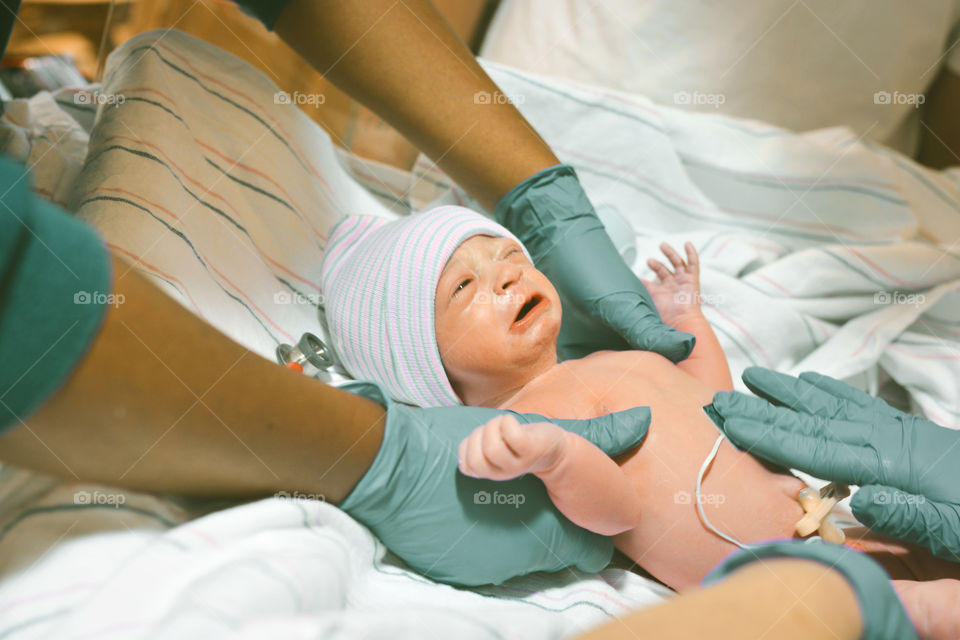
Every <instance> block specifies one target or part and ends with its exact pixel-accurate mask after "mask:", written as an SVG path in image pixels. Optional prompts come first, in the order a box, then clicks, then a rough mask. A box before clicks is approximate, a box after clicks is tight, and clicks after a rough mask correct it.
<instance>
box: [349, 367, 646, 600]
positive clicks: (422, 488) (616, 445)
mask: <svg viewBox="0 0 960 640" xmlns="http://www.w3.org/2000/svg"><path fill="white" fill-rule="evenodd" d="M342 388H343V389H346V390H347V391H350V392H352V393H356V394H358V395H362V396H364V397H366V398H369V399H371V400H373V401H375V402H378V403H380V404H382V405H383V406H384V407H386V409H387V420H386V427H385V429H384V434H383V443H382V444H381V445H380V451H379V452H378V453H377V456H376V458H375V459H374V461H373V464H372V465H371V466H370V469H369V470H368V471H367V473H366V474H365V475H364V476H363V478H362V479H361V480H360V482H359V483H357V486H356V487H355V488H354V489H353V491H351V492H350V495H348V496H347V498H346V499H345V500H344V501H343V502H342V503H341V504H340V505H339V506H340V508H341V509H343V510H344V511H346V512H347V513H349V514H350V515H351V516H353V517H354V518H356V519H357V520H359V521H360V522H362V523H364V524H365V525H367V526H368V527H370V529H371V530H372V531H373V532H374V533H375V534H376V535H377V536H378V537H379V538H380V539H381V540H382V541H383V543H384V544H385V545H386V546H387V548H389V549H390V550H391V551H393V552H394V553H395V554H397V555H398V556H400V558H402V559H403V560H404V561H405V562H406V563H407V564H408V565H410V566H411V567H412V568H413V569H415V570H417V571H419V572H420V573H422V574H424V575H426V576H429V577H430V578H433V579H434V580H438V581H441V582H448V583H453V584H459V585H480V584H499V583H501V582H504V581H505V580H509V579H510V578H513V577H514V576H518V575H522V574H525V573H530V572H532V571H558V570H560V569H563V568H564V567H567V566H576V567H578V568H580V569H582V570H583V571H587V572H596V571H599V570H601V569H602V568H603V567H605V566H606V565H607V563H609V562H610V558H611V557H612V555H613V542H612V541H611V540H610V538H607V537H604V536H600V535H597V534H595V533H592V532H590V531H587V530H586V529H582V528H580V527H578V526H577V525H575V524H573V523H572V522H570V521H569V520H567V519H566V518H565V517H564V516H563V514H561V513H560V512H559V511H558V510H557V508H556V507H554V506H553V503H552V502H551V501H550V497H549V496H548V495H547V491H546V487H544V485H543V483H542V482H541V481H540V480H539V479H538V478H536V477H535V476H533V475H529V474H528V475H525V476H521V477H520V478H516V479H514V480H508V481H506V482H496V481H493V480H481V479H477V478H470V477H468V476H465V475H463V474H462V473H460V472H459V469H458V460H457V450H458V447H459V445H460V441H461V440H463V439H464V438H465V437H467V436H468V435H470V434H471V433H472V432H473V430H474V429H475V428H476V427H479V426H480V425H482V424H485V423H486V422H487V421H488V420H490V419H491V418H493V417H494V416H496V415H498V414H502V413H507V412H505V411H499V410H496V409H487V408H484V407H464V406H456V407H439V408H432V409H420V408H415V407H410V406H408V405H404V404H400V403H397V402H394V401H392V400H390V399H389V398H388V396H387V394H386V393H385V392H384V391H383V390H382V389H380V387H379V386H377V385H375V384H373V383H368V382H358V383H351V384H349V385H345V386H344V387H342ZM509 413H512V414H513V415H514V416H515V417H516V418H517V420H518V421H519V422H521V423H524V424H529V423H532V422H552V423H554V424H556V425H558V426H560V427H562V428H564V429H566V430H568V431H572V432H573V433H576V434H579V435H581V436H583V437H584V438H586V439H587V440H589V441H591V442H593V443H594V444H595V445H597V446H598V447H600V448H601V449H603V451H605V452H606V453H607V454H609V455H615V454H617V453H621V452H623V451H627V450H629V449H632V448H633V447H635V446H637V445H638V444H639V443H640V441H641V440H643V437H644V435H645V434H646V432H647V429H648V428H649V426H650V409H648V408H647V407H638V408H636V409H631V410H629V411H623V412H620V413H616V414H611V415H609V416H603V417H600V418H596V419H593V420H549V419H547V418H544V417H543V416H537V415H525V414H518V413H515V412H512V411H511V412H509Z"/></svg>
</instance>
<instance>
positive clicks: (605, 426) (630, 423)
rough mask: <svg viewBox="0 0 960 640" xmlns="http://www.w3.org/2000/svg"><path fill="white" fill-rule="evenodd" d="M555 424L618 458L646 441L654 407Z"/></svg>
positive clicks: (555, 422)
mask: <svg viewBox="0 0 960 640" xmlns="http://www.w3.org/2000/svg"><path fill="white" fill-rule="evenodd" d="M539 419H540V420H543V419H544V418H542V417H541V418H539ZM552 422H553V423H554V424H556V425H557V426H558V427H560V428H561V429H563V430H564V431H569V432H570V433H575V434H577V435H578V436H581V437H582V438H584V439H586V440H589V441H590V442H592V443H593V444H595V445H596V446H597V447H599V448H600V449H601V450H602V451H603V452H604V453H606V454H607V455H608V456H615V455H617V454H619V453H623V452H624V451H629V450H630V449H633V448H634V447H636V446H637V445H639V444H640V443H641V442H642V441H643V439H644V437H646V435H647V430H648V429H649V428H650V407H634V408H632V409H626V410H624V411H618V412H617V413H609V414H607V415H604V416H599V417H597V418H590V419H588V420H553V421H552Z"/></svg>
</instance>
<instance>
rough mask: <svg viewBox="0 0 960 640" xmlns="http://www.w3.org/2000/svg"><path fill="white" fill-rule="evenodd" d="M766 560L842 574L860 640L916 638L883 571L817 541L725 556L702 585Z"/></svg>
mask: <svg viewBox="0 0 960 640" xmlns="http://www.w3.org/2000/svg"><path fill="white" fill-rule="evenodd" d="M766 558H801V559H806V560H814V561H816V562H820V563H822V564H825V565H827V566H828V567H830V568H831V569H833V570H834V571H837V572H839V573H841V574H842V575H843V577H844V578H846V579H847V582H849V583H850V586H851V587H853V591H854V593H855V594H856V596H857V602H858V603H859V605H860V616H861V620H862V621H863V633H862V635H861V636H860V637H861V638H863V640H886V639H887V638H889V639H890V640H908V639H909V638H916V637H917V633H916V631H915V630H914V627H913V623H911V622H910V617H909V616H908V615H907V612H906V610H905V609H904V607H903V604H902V603H901V602H900V598H899V597H898V596H897V593H896V592H895V591H894V590H893V585H891V583H890V576H888V575H887V573H886V571H884V570H883V568H882V567H881V566H880V565H879V564H878V563H877V562H876V561H875V560H874V559H873V558H871V557H870V556H868V555H866V554H863V553H860V552H859V551H854V550H853V549H848V548H846V547H844V546H842V545H838V544H832V543H829V542H823V541H821V540H820V539H819V538H812V539H810V540H805V541H802V542H801V541H799V540H789V541H783V542H772V543H767V544H761V545H752V546H750V547H749V548H747V549H743V550H741V551H737V552H736V553H733V554H731V555H730V556H728V557H727V558H726V559H725V560H724V561H723V562H721V563H720V564H719V565H717V567H716V568H715V569H714V570H713V571H711V572H710V573H708V574H707V577H706V578H704V579H703V584H704V585H707V584H712V583H715V582H719V581H720V580H723V579H724V578H726V577H727V576H728V575H730V574H731V573H733V572H734V571H736V570H737V569H739V568H741V567H742V566H744V565H745V564H749V563H750V562H753V561H755V560H762V559H766ZM798 597H800V596H799V595H798Z"/></svg>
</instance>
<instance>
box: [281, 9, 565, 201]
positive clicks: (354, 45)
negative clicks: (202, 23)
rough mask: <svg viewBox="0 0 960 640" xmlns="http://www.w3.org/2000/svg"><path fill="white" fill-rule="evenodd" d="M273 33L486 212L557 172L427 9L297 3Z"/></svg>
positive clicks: (549, 155) (552, 159) (539, 142)
mask: <svg viewBox="0 0 960 640" xmlns="http://www.w3.org/2000/svg"><path fill="white" fill-rule="evenodd" d="M274 30H275V31H276V33H277V34H278V35H279V36H280V37H281V38H283V40H284V41H285V42H286V43H287V44H289V45H290V46H291V47H293V49H294V50H295V51H296V52H297V53H299V54H300V55H301V56H302V57H303V58H304V59H305V60H307V61H308V62H309V63H310V64H311V65H312V66H313V67H314V68H315V69H317V71H319V72H320V73H322V74H324V75H325V76H326V77H327V78H329V79H330V81H331V82H333V83H334V84H336V85H337V86H338V87H339V88H340V89H342V90H344V91H345V92H347V93H348V94H350V96H351V97H353V98H354V99H356V100H358V101H360V102H362V103H363V104H364V105H366V106H367V107H369V108H370V109H372V110H373V111H374V112H375V113H376V114H377V115H378V116H380V117H381V118H383V119H384V120H385V121H386V122H387V123H388V124H390V125H391V126H392V127H394V128H395V129H397V130H398V131H399V132H400V133H402V134H403V135H404V136H406V137H407V139H409V140H410V141H411V142H413V144H414V145H416V146H417V147H418V148H419V149H420V150H421V151H423V152H424V153H426V154H427V155H428V156H429V157H430V158H431V159H433V160H434V161H435V162H437V164H438V165H439V166H440V168H441V169H443V170H444V171H445V172H446V173H447V174H449V175H450V176H451V177H452V178H453V179H454V180H455V181H456V182H457V184H459V185H460V186H461V187H463V188H464V189H465V190H466V191H467V192H468V193H469V194H470V195H472V196H473V197H474V198H476V199H477V200H478V201H479V202H480V203H481V204H482V205H483V206H484V207H486V208H487V209H490V210H492V209H493V207H494V205H496V203H497V202H498V201H499V200H500V199H501V198H502V197H503V196H504V195H505V194H506V193H507V192H508V191H509V190H510V189H512V188H513V187H514V186H516V185H517V183H519V182H521V181H522V180H524V179H526V178H528V177H529V176H531V175H533V174H534V173H536V172H537V171H540V170H541V169H545V168H546V167H550V166H552V165H555V164H557V163H558V162H559V161H558V160H557V157H556V156H555V155H554V154H553V152H552V151H551V150H550V147H548V146H547V144H546V143H545V142H544V141H543V139H542V138H541V137H540V136H539V135H538V134H537V133H536V131H534V130H533V128H532V127H531V126H530V124H529V123H528V122H527V121H526V120H525V119H524V117H523V116H522V115H520V112H519V111H517V109H516V107H514V106H513V105H512V104H509V103H505V104H495V103H496V102H498V101H495V100H494V101H491V103H490V104H477V102H476V101H475V99H474V95H475V94H476V93H477V92H478V91H486V92H488V93H489V94H491V95H493V94H494V92H496V91H498V89H497V86H496V84H494V82H493V81H492V80H491V79H490V77H489V76H487V74H486V73H485V72H484V71H483V69H482V68H481V67H480V65H479V64H477V61H476V59H475V58H474V57H473V54H471V53H470V50H469V49H468V48H467V47H466V45H464V43H463V42H462V41H461V40H460V38H459V37H457V34H456V33H455V32H454V30H453V29H452V28H451V27H450V25H449V24H448V23H447V21H446V20H445V19H444V18H443V16H442V15H441V14H440V13H439V12H438V11H437V9H436V7H434V6H433V4H432V3H431V2H429V0H404V1H403V2H395V1H394V0H292V1H291V2H290V4H288V5H287V7H286V9H284V11H283V13H282V14H281V15H280V18H279V19H278V20H277V22H276V24H275V25H274Z"/></svg>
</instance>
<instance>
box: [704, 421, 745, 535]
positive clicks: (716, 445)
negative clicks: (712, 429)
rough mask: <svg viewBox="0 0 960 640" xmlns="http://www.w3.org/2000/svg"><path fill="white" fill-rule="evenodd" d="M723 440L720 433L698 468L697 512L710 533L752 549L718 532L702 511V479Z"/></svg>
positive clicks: (722, 435) (723, 437)
mask: <svg viewBox="0 0 960 640" xmlns="http://www.w3.org/2000/svg"><path fill="white" fill-rule="evenodd" d="M725 438H726V436H724V434H722V433H721V434H720V435H719V436H717V441H716V442H714V443H713V449H711V450H710V455H708V456H707V459H706V460H704V461H703V466H702V467H700V473H699V474H697V490H696V495H695V497H696V500H697V511H699V512H700V519H701V520H702V521H703V524H704V525H705V526H706V527H707V528H708V529H710V530H711V531H713V532H714V533H715V534H717V535H718V536H720V537H721V538H723V539H724V540H726V541H727V542H729V543H731V544H735V545H737V546H738V547H740V548H741V549H749V548H750V547H752V546H753V545H750V544H743V543H742V542H740V541H739V540H737V539H735V538H731V537H730V536H728V535H727V534H725V533H723V532H722V531H720V530H719V529H717V528H716V527H715V526H713V525H712V524H710V520H708V519H707V514H706V513H704V511H703V500H701V488H702V485H703V477H704V476H705V475H707V469H708V468H709V467H710V463H712V462H713V459H714V458H716V457H717V452H718V451H720V445H721V444H722V443H723V441H724V439H725Z"/></svg>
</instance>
